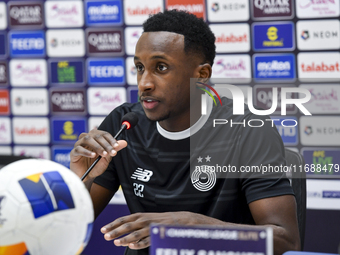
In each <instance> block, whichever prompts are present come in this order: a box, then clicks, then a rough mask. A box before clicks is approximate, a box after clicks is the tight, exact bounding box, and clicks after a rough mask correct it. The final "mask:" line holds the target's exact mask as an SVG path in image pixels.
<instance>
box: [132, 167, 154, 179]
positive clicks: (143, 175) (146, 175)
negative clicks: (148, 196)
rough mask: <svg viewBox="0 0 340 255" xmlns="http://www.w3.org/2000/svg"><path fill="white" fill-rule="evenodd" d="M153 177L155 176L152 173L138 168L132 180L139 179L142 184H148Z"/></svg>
mask: <svg viewBox="0 0 340 255" xmlns="http://www.w3.org/2000/svg"><path fill="white" fill-rule="evenodd" d="M152 175H153V172H152V171H150V170H146V169H142V168H140V167H138V168H137V169H136V171H135V172H134V173H133V174H132V175H131V178H132V179H137V180H139V181H142V182H148V181H150V178H151V176H152Z"/></svg>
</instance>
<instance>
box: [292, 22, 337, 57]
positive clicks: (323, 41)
mask: <svg viewBox="0 0 340 255" xmlns="http://www.w3.org/2000/svg"><path fill="white" fill-rule="evenodd" d="M296 31H297V32H296V33H297V44H298V48H299V49H300V50H327V49H339V48H340V39H339V35H340V21H339V20H320V21H298V22H297V24H296Z"/></svg>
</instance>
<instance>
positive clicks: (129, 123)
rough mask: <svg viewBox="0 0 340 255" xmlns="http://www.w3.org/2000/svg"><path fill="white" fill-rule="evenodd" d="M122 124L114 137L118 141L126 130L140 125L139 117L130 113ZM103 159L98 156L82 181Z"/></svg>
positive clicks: (82, 178) (123, 119) (125, 116)
mask: <svg viewBox="0 0 340 255" xmlns="http://www.w3.org/2000/svg"><path fill="white" fill-rule="evenodd" d="M121 123H122V126H121V127H120V129H119V131H118V132H117V134H116V135H115V136H114V137H113V138H114V139H116V138H117V137H118V136H119V135H120V134H121V133H122V132H123V131H124V130H125V129H131V128H133V127H134V126H136V125H137V123H138V116H137V114H136V113H134V112H128V113H127V114H125V115H124V116H123V118H122V120H121ZM101 158H102V156H100V155H99V156H98V158H96V160H95V161H94V162H93V163H92V165H91V166H90V167H89V169H87V171H86V172H85V174H84V175H83V176H82V177H81V180H84V179H85V177H86V176H87V175H88V174H89V173H90V172H91V170H92V169H93V168H94V167H95V165H96V164H97V163H98V161H99V160H100V159H101Z"/></svg>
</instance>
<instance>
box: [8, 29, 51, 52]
mask: <svg viewBox="0 0 340 255" xmlns="http://www.w3.org/2000/svg"><path fill="white" fill-rule="evenodd" d="M9 42H10V54H11V56H12V57H21V56H22V57H44V56H45V32H44V31H29V32H16V31H12V32H10V34H9Z"/></svg>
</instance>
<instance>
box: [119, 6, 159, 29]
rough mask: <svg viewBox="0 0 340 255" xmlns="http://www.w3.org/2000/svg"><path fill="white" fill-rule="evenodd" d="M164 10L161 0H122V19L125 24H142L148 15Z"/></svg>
mask: <svg viewBox="0 0 340 255" xmlns="http://www.w3.org/2000/svg"><path fill="white" fill-rule="evenodd" d="M163 10H164V5H163V0H150V1H145V2H142V1H140V0H125V1H124V19H125V24H126V25H142V24H143V22H144V21H145V20H146V19H147V18H148V17H149V15H152V14H156V13H159V12H162V11H163Z"/></svg>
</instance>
